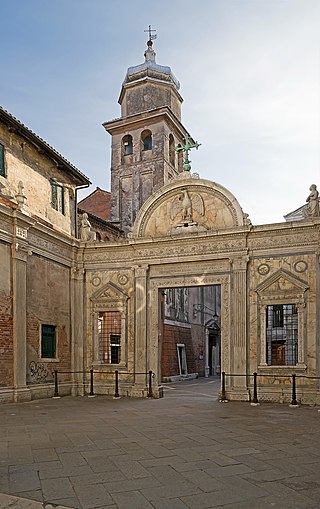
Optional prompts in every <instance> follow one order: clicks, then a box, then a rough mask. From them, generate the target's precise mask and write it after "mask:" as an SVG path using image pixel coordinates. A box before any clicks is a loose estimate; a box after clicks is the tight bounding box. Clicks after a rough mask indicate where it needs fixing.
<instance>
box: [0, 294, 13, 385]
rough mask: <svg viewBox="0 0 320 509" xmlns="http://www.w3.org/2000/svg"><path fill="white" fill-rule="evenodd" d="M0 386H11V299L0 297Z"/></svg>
mask: <svg viewBox="0 0 320 509" xmlns="http://www.w3.org/2000/svg"><path fill="white" fill-rule="evenodd" d="M0 360H1V362H0V386H2V387H11V386H12V385H13V320H12V297H10V296H1V297H0Z"/></svg>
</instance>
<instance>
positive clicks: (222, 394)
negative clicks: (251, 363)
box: [219, 371, 320, 406]
mask: <svg viewBox="0 0 320 509" xmlns="http://www.w3.org/2000/svg"><path fill="white" fill-rule="evenodd" d="M227 376H229V377H246V378H247V379H249V387H247V388H251V387H253V397H252V400H251V399H250V401H251V403H253V404H255V405H258V404H259V400H258V387H260V388H262V387H265V386H266V385H265V384H258V380H257V379H258V377H259V378H260V377H261V378H262V377H267V378H271V377H274V378H287V379H289V380H291V403H290V405H291V406H299V403H298V400H297V378H306V379H312V380H320V377H319V376H309V375H297V374H295V373H293V374H292V375H278V374H272V373H269V374H267V373H257V372H256V371H255V372H254V373H252V374H239V373H226V372H225V371H222V373H221V392H220V398H219V401H221V402H227V401H228V399H227V390H226V377H227ZM251 378H253V384H252V385H251V383H250V379H251Z"/></svg>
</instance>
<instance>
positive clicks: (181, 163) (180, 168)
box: [178, 143, 183, 171]
mask: <svg viewBox="0 0 320 509" xmlns="http://www.w3.org/2000/svg"><path fill="white" fill-rule="evenodd" d="M181 146H182V145H181V143H179V145H178V147H181ZM178 168H179V171H181V170H182V168H183V150H179V152H178Z"/></svg>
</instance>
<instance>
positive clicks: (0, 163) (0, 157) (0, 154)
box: [0, 143, 5, 177]
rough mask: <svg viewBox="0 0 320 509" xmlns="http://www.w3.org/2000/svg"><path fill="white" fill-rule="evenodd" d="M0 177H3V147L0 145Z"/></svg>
mask: <svg viewBox="0 0 320 509" xmlns="http://www.w3.org/2000/svg"><path fill="white" fill-rule="evenodd" d="M0 175H2V176H3V177H4V176H5V171H4V146H3V145H2V144H1V143H0Z"/></svg>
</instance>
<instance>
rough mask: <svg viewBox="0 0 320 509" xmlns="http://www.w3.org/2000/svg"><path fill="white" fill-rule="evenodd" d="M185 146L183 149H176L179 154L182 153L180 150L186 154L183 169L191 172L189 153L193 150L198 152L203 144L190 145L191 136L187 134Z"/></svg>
mask: <svg viewBox="0 0 320 509" xmlns="http://www.w3.org/2000/svg"><path fill="white" fill-rule="evenodd" d="M184 140H185V144H184V145H182V147H176V151H177V152H180V150H183V152H185V156H184V163H183V169H184V170H185V171H189V170H191V164H190V163H191V161H190V159H189V152H190V150H191V149H192V148H196V149H197V150H198V148H199V147H200V145H201V143H198V142H197V141H196V142H195V143H193V144H190V143H189V136H188V135H187V134H186V137H185V139H184Z"/></svg>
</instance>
